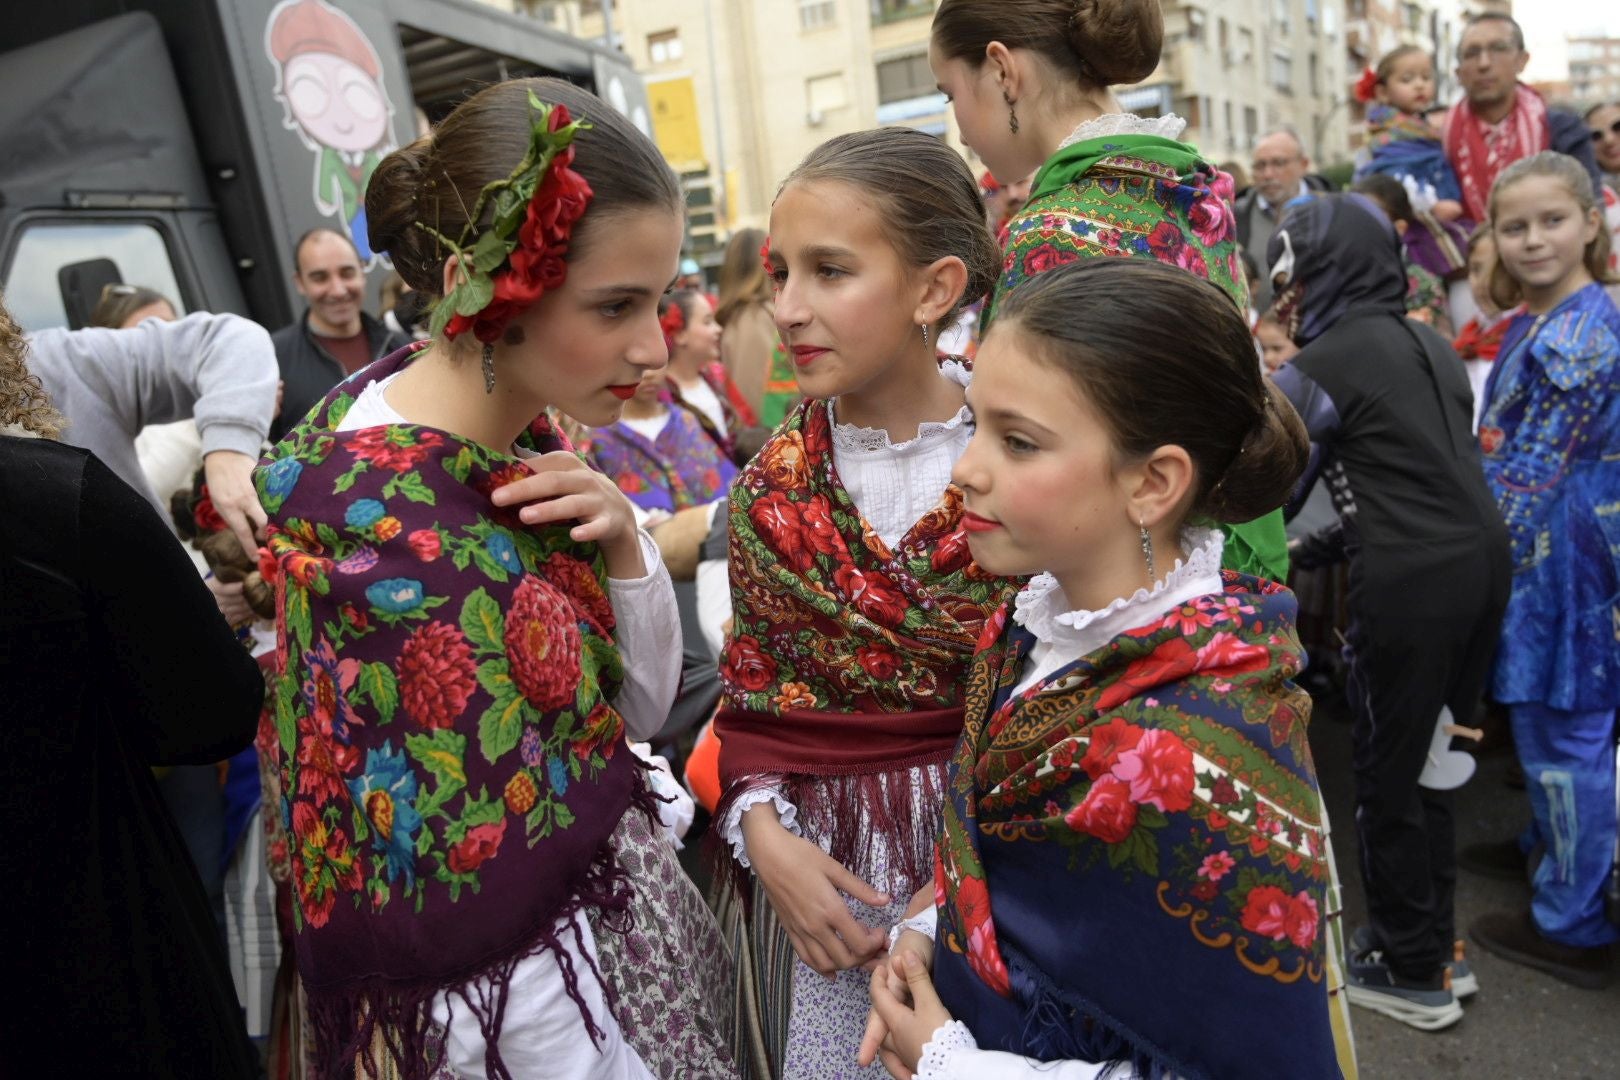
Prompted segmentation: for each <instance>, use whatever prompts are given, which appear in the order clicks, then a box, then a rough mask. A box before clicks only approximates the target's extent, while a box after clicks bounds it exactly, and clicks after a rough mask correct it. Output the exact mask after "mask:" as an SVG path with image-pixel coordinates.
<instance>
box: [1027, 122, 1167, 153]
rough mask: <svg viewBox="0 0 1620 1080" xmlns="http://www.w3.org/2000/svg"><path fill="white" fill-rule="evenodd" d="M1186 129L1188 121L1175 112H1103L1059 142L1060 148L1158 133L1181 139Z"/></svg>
mask: <svg viewBox="0 0 1620 1080" xmlns="http://www.w3.org/2000/svg"><path fill="white" fill-rule="evenodd" d="M1185 130H1187V121H1185V120H1183V119H1182V118H1181V117H1179V116H1177V115H1176V114H1175V113H1171V114H1169V115H1168V116H1155V117H1152V118H1148V117H1144V116H1137V115H1135V114H1134V113H1103V114H1102V115H1101V116H1098V117H1095V118H1093V119H1091V120H1087V121H1085V122H1083V123H1081V124H1080V125H1079V126H1077V127H1076V128H1075V129H1074V130H1073V131H1071V132H1069V135H1068V138H1066V139H1064V140H1063V141H1062V142H1060V143H1058V149H1059V150H1062V149H1063V148H1064V147H1066V146H1073V145H1074V144H1075V143H1077V142H1081V141H1083V140H1085V139H1101V138H1105V137H1107V136H1109V135H1157V136H1159V137H1160V138H1163V139H1179V138H1181V133H1182V132H1183V131H1185Z"/></svg>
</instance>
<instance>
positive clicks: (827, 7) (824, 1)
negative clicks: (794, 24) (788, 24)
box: [799, 0, 838, 30]
mask: <svg viewBox="0 0 1620 1080" xmlns="http://www.w3.org/2000/svg"><path fill="white" fill-rule="evenodd" d="M837 18H838V3H837V0H799V29H801V30H820V29H821V28H822V27H824V26H831V25H832V24H833V23H834V22H835V21H836V20H837Z"/></svg>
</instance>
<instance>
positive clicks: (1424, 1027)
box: [1344, 949, 1463, 1031]
mask: <svg viewBox="0 0 1620 1080" xmlns="http://www.w3.org/2000/svg"><path fill="white" fill-rule="evenodd" d="M1344 980H1345V987H1344V992H1345V995H1346V996H1347V997H1349V999H1350V1004H1352V1005H1359V1006H1361V1007H1362V1008H1363V1009H1371V1010H1372V1011H1373V1012H1376V1013H1383V1014H1384V1015H1385V1016H1388V1017H1391V1018H1393V1019H1395V1020H1399V1021H1400V1022H1401V1023H1403V1024H1405V1025H1407V1026H1408V1027H1414V1028H1417V1029H1418V1030H1419V1031H1439V1030H1441V1029H1442V1028H1448V1027H1450V1026H1451V1025H1452V1024H1455V1023H1456V1022H1457V1021H1459V1020H1461V1019H1462V1016H1463V1010H1462V1006H1461V1005H1459V1004H1457V995H1455V994H1454V993H1452V992H1451V989H1450V988H1449V987H1448V986H1446V980H1445V978H1444V976H1442V977H1440V978H1438V979H1435V980H1434V981H1433V982H1432V983H1418V982H1413V981H1411V980H1409V979H1403V978H1401V977H1400V976H1399V975H1396V974H1395V973H1394V972H1393V971H1391V970H1390V969H1389V965H1388V964H1387V963H1385V962H1384V954H1383V951H1382V950H1380V949H1367V950H1363V951H1356V950H1354V949H1352V950H1351V952H1350V954H1349V955H1347V956H1346V957H1345V958H1344Z"/></svg>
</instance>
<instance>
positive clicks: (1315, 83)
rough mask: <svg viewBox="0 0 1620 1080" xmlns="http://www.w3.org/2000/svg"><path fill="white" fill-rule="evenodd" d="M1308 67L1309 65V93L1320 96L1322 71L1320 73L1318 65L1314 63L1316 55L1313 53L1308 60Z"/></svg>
mask: <svg viewBox="0 0 1620 1080" xmlns="http://www.w3.org/2000/svg"><path fill="white" fill-rule="evenodd" d="M1309 65H1310V79H1311V93H1312V94H1320V93H1321V92H1322V71H1321V67H1320V65H1319V64H1318V63H1317V62H1316V54H1315V53H1311V58H1310V61H1309Z"/></svg>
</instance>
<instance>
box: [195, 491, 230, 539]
mask: <svg viewBox="0 0 1620 1080" xmlns="http://www.w3.org/2000/svg"><path fill="white" fill-rule="evenodd" d="M191 520H192V521H194V522H196V524H197V531H198V532H204V533H217V532H224V531H225V530H226V529H227V528H229V526H227V525H226V524H225V519H224V518H222V517H220V516H219V511H218V510H216V509H214V500H213V499H212V498H210V497H209V495H208V485H207V484H204V485H202V487H200V488H198V489H197V505H196V506H194V507H192V508H191Z"/></svg>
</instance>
